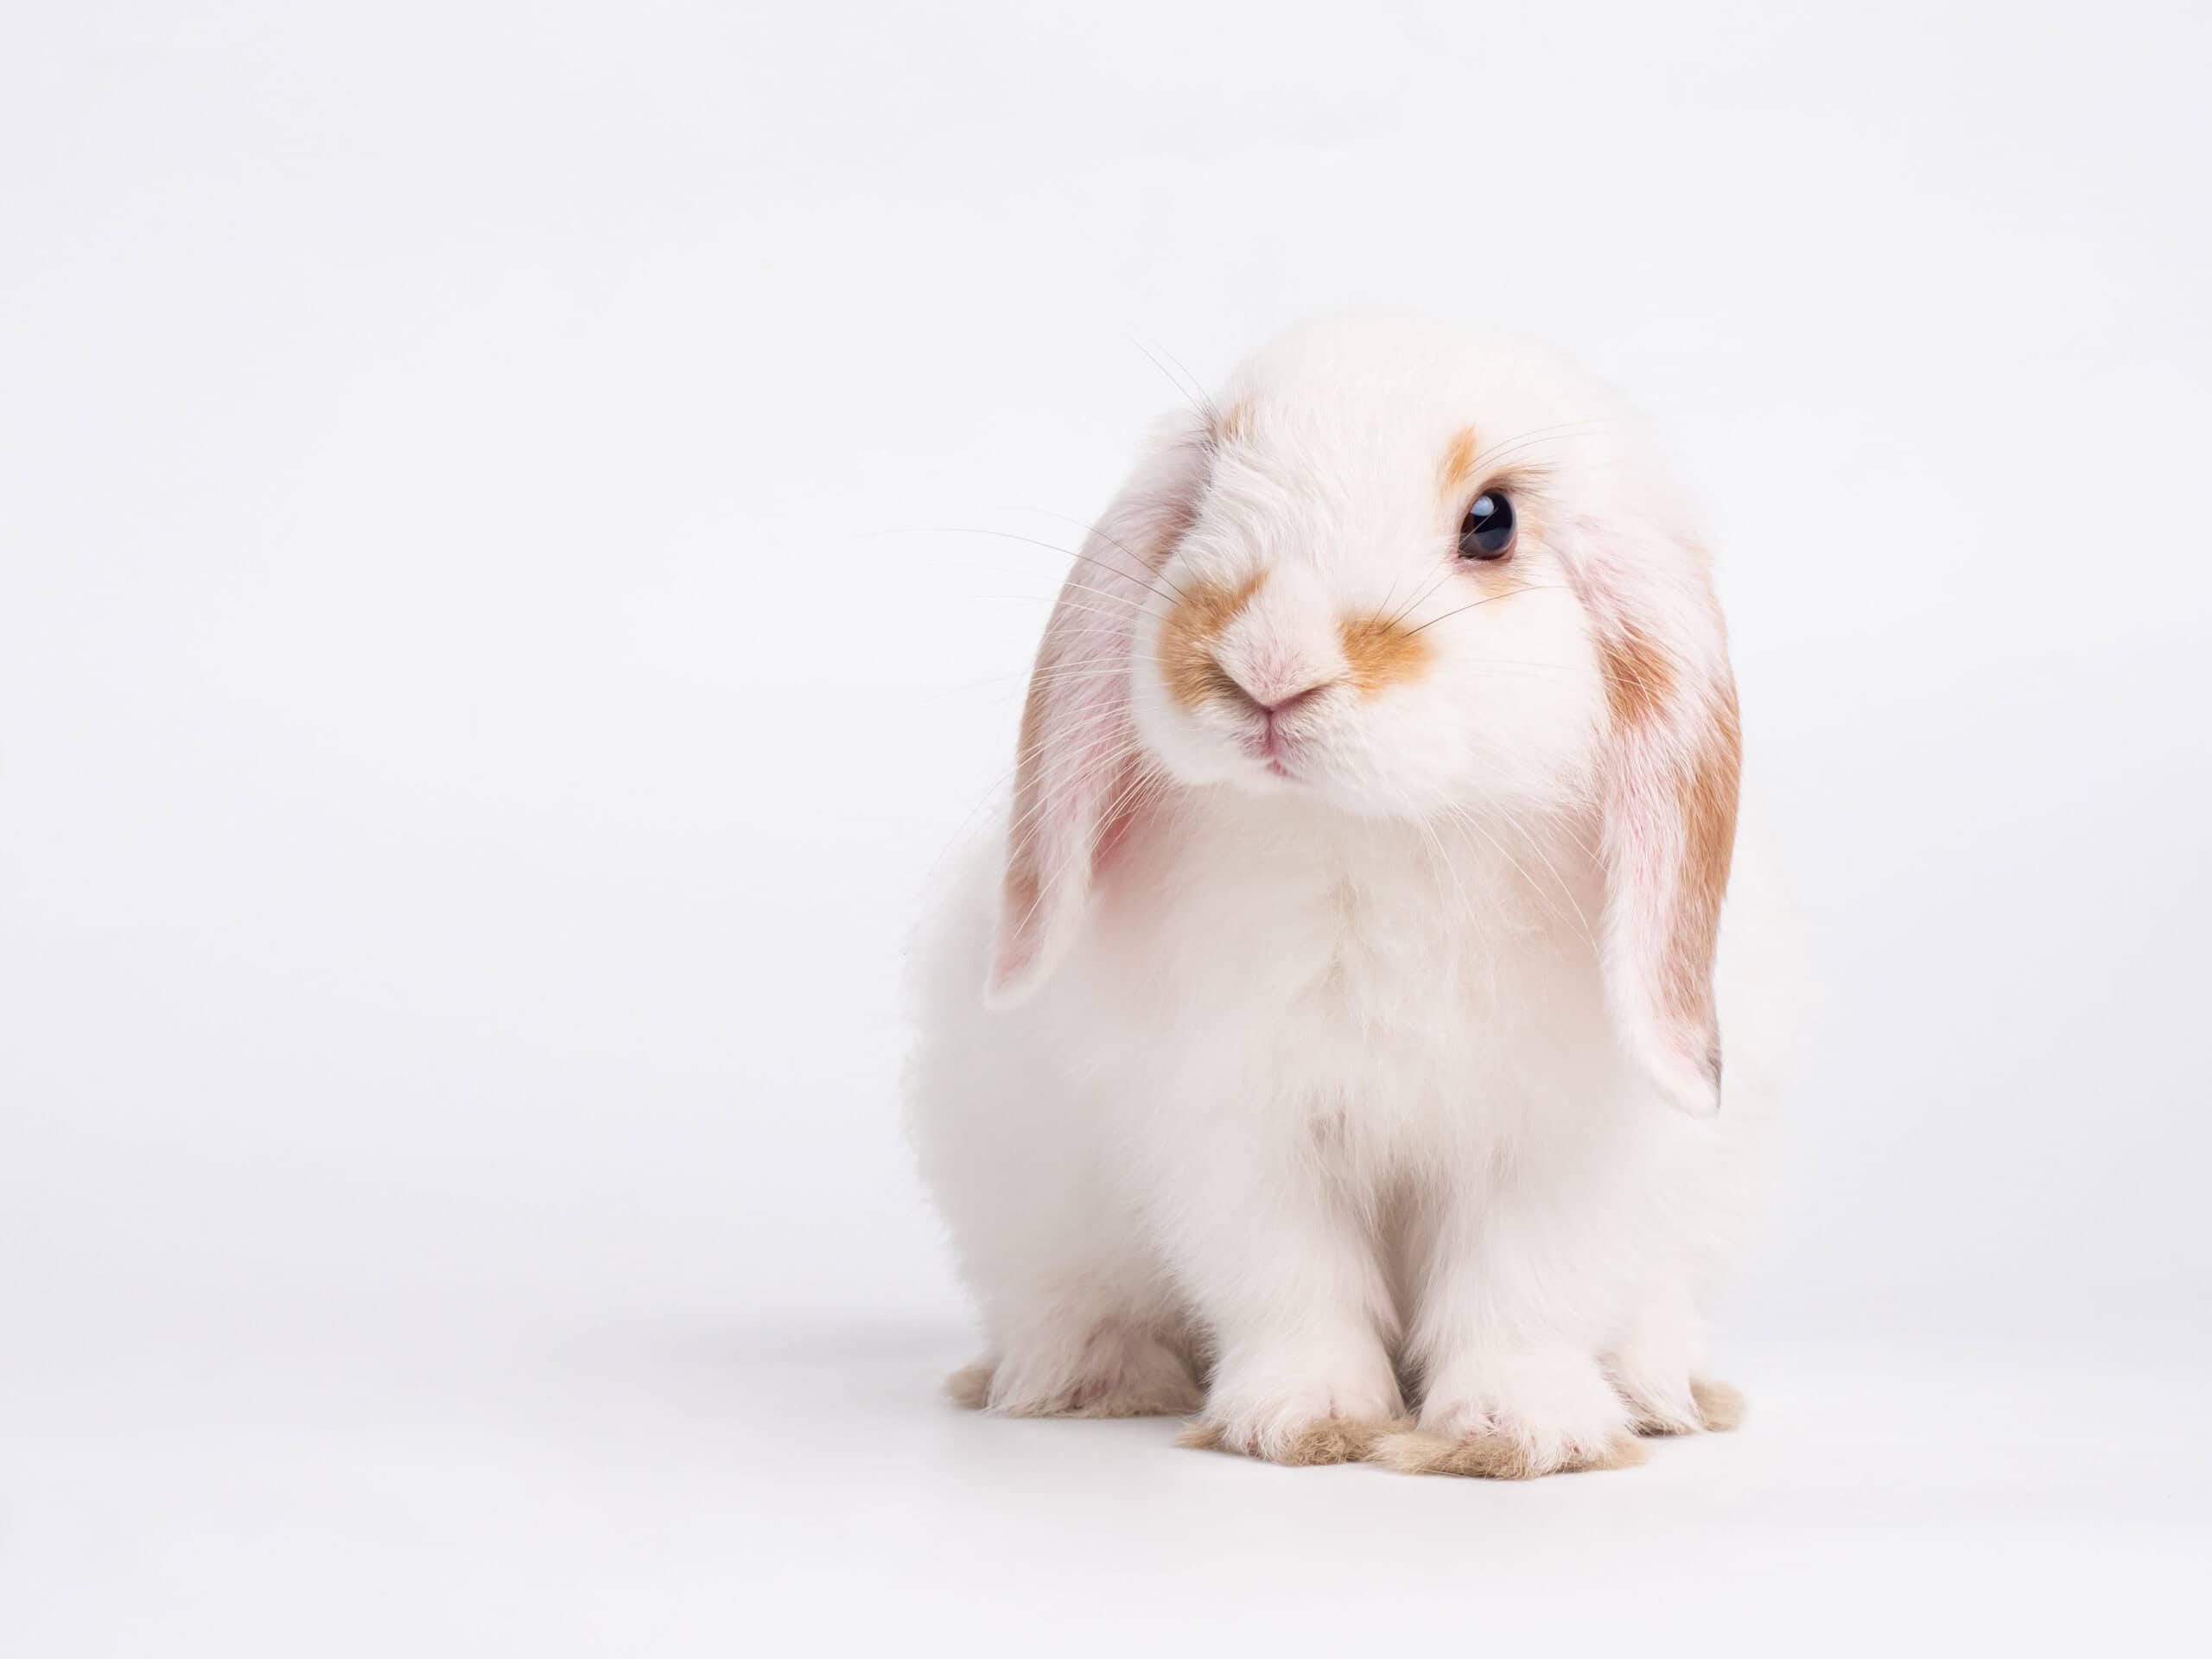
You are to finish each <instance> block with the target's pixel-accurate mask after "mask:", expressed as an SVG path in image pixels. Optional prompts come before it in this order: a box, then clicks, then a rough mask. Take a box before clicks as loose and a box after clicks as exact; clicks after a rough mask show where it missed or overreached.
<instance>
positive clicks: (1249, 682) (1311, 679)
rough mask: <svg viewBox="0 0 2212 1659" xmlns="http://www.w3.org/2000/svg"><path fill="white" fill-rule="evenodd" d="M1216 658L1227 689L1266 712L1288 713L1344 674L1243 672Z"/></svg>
mask: <svg viewBox="0 0 2212 1659" xmlns="http://www.w3.org/2000/svg"><path fill="white" fill-rule="evenodd" d="M1216 662H1217V666H1219V668H1220V669H1221V677H1222V682H1223V690H1225V691H1228V692H1229V693H1230V695H1231V696H1235V697H1238V698H1241V699H1242V700H1243V702H1247V703H1249V704H1250V705H1251V707H1252V709H1254V710H1255V712H1256V713H1259V714H1262V715H1286V714H1288V713H1289V712H1290V711H1291V710H1292V709H1295V708H1297V707H1298V706H1299V704H1300V703H1302V702H1306V701H1308V700H1309V699H1311V698H1313V697H1317V696H1320V695H1321V693H1322V692H1324V691H1325V690H1328V689H1329V688H1330V687H1331V686H1332V685H1334V684H1336V683H1337V681H1338V678H1340V676H1338V675H1333V674H1331V675H1322V676H1315V675H1312V674H1303V675H1301V674H1290V675H1283V674H1264V673H1254V672H1252V671H1249V670H1247V671H1245V672H1244V673H1243V674H1239V673H1238V672H1237V671H1236V670H1235V669H1233V668H1231V667H1230V666H1229V664H1226V663H1223V662H1220V661H1219V659H1218V658H1217V659H1216ZM1301 681H1302V682H1303V683H1300V682H1301Z"/></svg>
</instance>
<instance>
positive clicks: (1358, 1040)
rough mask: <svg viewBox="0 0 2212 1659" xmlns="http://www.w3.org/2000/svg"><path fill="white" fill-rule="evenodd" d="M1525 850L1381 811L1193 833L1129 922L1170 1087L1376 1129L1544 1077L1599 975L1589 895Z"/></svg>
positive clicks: (1146, 1020)
mask: <svg viewBox="0 0 2212 1659" xmlns="http://www.w3.org/2000/svg"><path fill="white" fill-rule="evenodd" d="M1532 854H1539V849H1529V850H1528V851H1524V853H1523V855H1522V857H1521V858H1518V859H1516V858H1514V857H1513V856H1511V855H1510V854H1509V853H1508V852H1506V851H1505V850H1504V849H1502V848H1500V847H1498V846H1496V845H1493V844H1491V843H1489V842H1484V841H1483V840H1482V839H1481V838H1479V837H1478V836H1473V835H1469V834H1462V835H1457V836H1430V835H1428V834H1427V833H1425V832H1424V833H1421V834H1415V833H1414V832H1413V831H1412V830H1411V829H1395V828H1390V827H1383V826H1374V827H1369V826H1361V827H1360V829H1359V830H1358V831H1356V832H1353V833H1350V834H1347V835H1345V836H1342V837H1341V838H1339V839H1337V840H1333V841H1321V842H1314V841H1301V840H1299V839H1297V838H1294V837H1288V836H1285V837H1280V838H1276V839H1274V840H1268V839H1266V838H1258V837H1248V838H1243V839H1232V838H1229V837H1224V838H1222V839H1221V840H1220V841H1219V842H1215V843H1212V844H1200V845H1198V846H1190V845H1186V846H1185V848H1184V849H1182V857H1181V858H1180V860H1179V862H1178V864H1177V866H1176V868H1175V870H1174V872H1173V877H1172V878H1169V877H1167V875H1166V873H1162V879H1160V880H1157V881H1156V882H1155V883H1154V886H1153V887H1152V888H1151V889H1150V891H1151V892H1153V893H1155V894H1157V895H1158V902H1157V903H1156V904H1155V905H1154V906H1152V907H1150V908H1149V909H1147V910H1141V911H1139V912H1136V913H1135V914H1133V915H1130V916H1128V917H1126V918H1124V921H1123V926H1122V930H1121V931H1122V946H1123V954H1122V967H1123V972H1124V974H1125V975H1126V976H1127V988H1128V990H1129V991H1130V992H1131V993H1132V1003H1131V1006H1132V1007H1134V1008H1135V1010H1137V1014H1136V1017H1137V1019H1138V1020H1139V1021H1140V1022H1141V1024H1142V1025H1143V1026H1144V1027H1146V1028H1147V1031H1148V1032H1149V1033H1151V1034H1153V1035H1154V1036H1155V1037H1159V1038H1163V1039H1166V1040H1165V1041H1164V1042H1163V1043H1162V1044H1161V1045H1160V1046H1159V1047H1157V1048H1156V1049H1155V1050H1154V1057H1155V1058H1156V1059H1157V1060H1158V1061H1159V1062H1160V1064H1161V1065H1165V1066H1166V1067H1168V1068H1171V1069H1172V1070H1173V1071H1175V1072H1176V1073H1177V1074H1178V1075H1177V1076H1176V1077H1171V1078H1169V1079H1168V1080H1167V1081H1168V1083H1169V1084H1170V1086H1171V1088H1172V1087H1173V1084H1175V1083H1177V1082H1185V1083H1188V1084H1192V1085H1193V1086H1195V1087H1197V1088H1198V1089H1201V1090H1206V1091H1209V1092H1211V1093H1212V1094H1215V1095H1222V1094H1235V1095H1236V1096H1239V1097H1243V1098H1256V1099H1260V1100H1262V1101H1274V1102H1282V1101H1290V1102H1303V1103H1308V1104H1310V1105H1313V1106H1314V1107H1315V1108H1316V1109H1323V1110H1326V1111H1330V1112H1334V1111H1337V1110H1338V1109H1339V1107H1341V1109H1342V1110H1343V1111H1344V1112H1345V1113H1348V1114H1350V1115H1351V1118H1352V1120H1353V1121H1355V1122H1370V1123H1374V1124H1377V1125H1385V1124H1388V1123H1389V1122H1394V1121H1399V1120H1403V1119H1406V1118H1408V1117H1420V1116H1424V1115H1427V1114H1429V1113H1432V1112H1433V1111H1434V1110H1436V1109H1440V1108H1442V1109H1457V1104H1458V1103H1464V1102H1465V1101H1467V1100H1469V1099H1473V1098H1480V1097H1484V1096H1489V1097H1495V1096H1498V1095H1500V1094H1501V1093H1512V1094H1521V1093H1525V1092H1527V1091H1528V1090H1530V1089H1532V1088H1534V1087H1536V1086H1539V1085H1540V1084H1541V1078H1542V1077H1543V1076H1544V1074H1545V1073H1546V1072H1547V1071H1548V1070H1550V1069H1552V1068H1553V1067H1554V1063H1555V1061H1556V1060H1557V1058H1558V1057H1559V1055H1560V1052H1561V1049H1562V1047H1563V1046H1571V1045H1573V1043H1575V1042H1576V1041H1578V1040H1580V1038H1581V1036H1582V1035H1583V1034H1585V1033H1586V1032H1587V1030H1588V1028H1589V1024H1590V1022H1589V1021H1588V1020H1587V1019H1586V1018H1585V1017H1584V1016H1585V1015H1586V1013H1587V1012H1588V1011H1589V1010H1590V1009H1592V1008H1593V1007H1595V1005H1596V1001H1597V989H1596V978H1595V972H1594V969H1595V961H1594V955H1595V953H1594V948H1593V947H1592V945H1591V944H1590V943H1589V936H1588V931H1587V929H1586V926H1585V925H1583V924H1581V923H1580V922H1578V921H1577V920H1576V919H1575V918H1576V917H1577V916H1578V914H1581V913H1587V906H1588V905H1589V904H1590V903H1591V895H1589V894H1587V893H1586V892H1585V891H1584V890H1583V889H1582V884H1578V883H1577V881H1576V880H1575V877H1576V874H1577V872H1576V871H1574V870H1573V869H1572V868H1560V865H1559V861H1558V859H1557V858H1556V856H1554V858H1553V870H1552V880H1551V882H1550V883H1549V884H1547V883H1546V882H1544V881H1541V880H1536V879H1534V878H1533V877H1532V875H1531V874H1530V871H1531V870H1532V868H1534V869H1536V870H1541V868H1542V865H1541V861H1540V855H1539V856H1532Z"/></svg>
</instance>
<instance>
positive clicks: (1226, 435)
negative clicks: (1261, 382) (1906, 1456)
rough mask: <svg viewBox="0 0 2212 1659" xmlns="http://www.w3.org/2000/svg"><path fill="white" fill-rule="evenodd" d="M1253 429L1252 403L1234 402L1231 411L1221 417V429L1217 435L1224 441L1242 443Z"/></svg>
mask: <svg viewBox="0 0 2212 1659" xmlns="http://www.w3.org/2000/svg"><path fill="white" fill-rule="evenodd" d="M1251 430H1252V405H1251V404H1249V403H1247V404H1231V405H1230V410H1229V413H1228V414H1226V415H1224V416H1222V417H1221V429H1220V431H1219V432H1218V433H1217V438H1218V439H1219V441H1220V442H1224V443H1242V442H1243V441H1244V439H1245V438H1246V437H1247V436H1248V435H1249V434H1250V433H1251Z"/></svg>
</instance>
